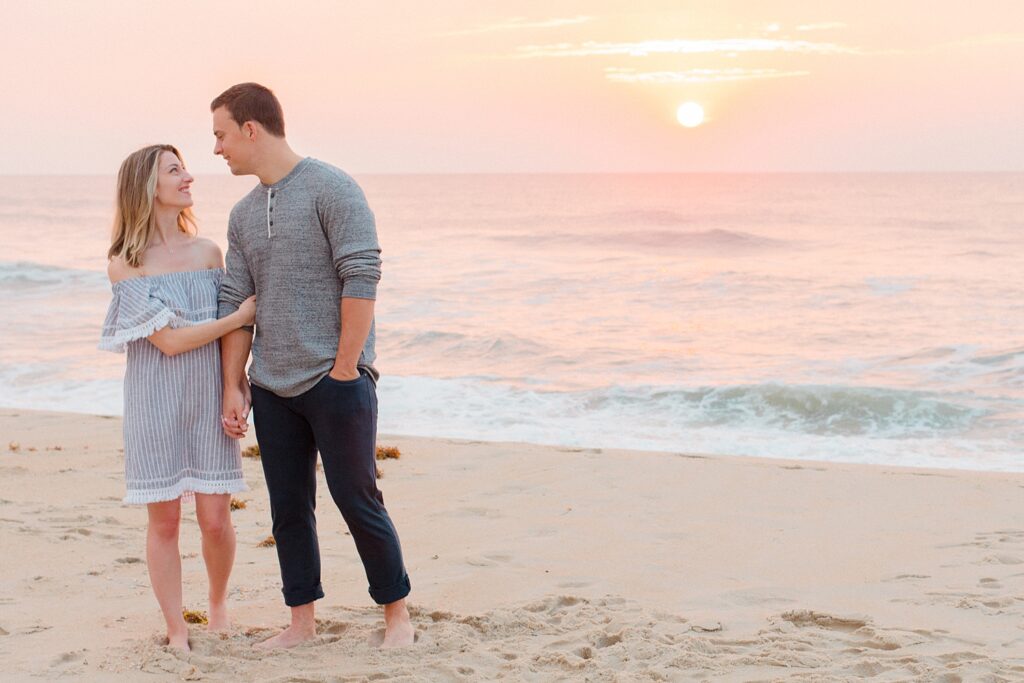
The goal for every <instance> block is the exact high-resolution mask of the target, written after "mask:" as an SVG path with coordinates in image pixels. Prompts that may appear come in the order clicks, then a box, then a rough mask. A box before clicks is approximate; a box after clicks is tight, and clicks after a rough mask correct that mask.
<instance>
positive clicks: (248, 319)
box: [238, 296, 256, 327]
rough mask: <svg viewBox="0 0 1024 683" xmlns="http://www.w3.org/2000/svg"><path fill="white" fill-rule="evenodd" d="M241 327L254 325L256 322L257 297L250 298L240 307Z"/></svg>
mask: <svg viewBox="0 0 1024 683" xmlns="http://www.w3.org/2000/svg"><path fill="white" fill-rule="evenodd" d="M238 317H239V319H240V321H239V327H245V326H246V325H252V324H253V323H254V322H256V297H255V296H250V297H249V298H248V299H246V300H245V301H243V302H242V305H241V306H239V307H238Z"/></svg>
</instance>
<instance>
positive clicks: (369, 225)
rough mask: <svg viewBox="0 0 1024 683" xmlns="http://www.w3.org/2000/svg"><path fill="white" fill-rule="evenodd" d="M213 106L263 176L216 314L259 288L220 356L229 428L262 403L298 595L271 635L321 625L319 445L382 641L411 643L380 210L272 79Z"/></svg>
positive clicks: (223, 131) (232, 145) (284, 559)
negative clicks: (390, 482) (286, 107)
mask: <svg viewBox="0 0 1024 683" xmlns="http://www.w3.org/2000/svg"><path fill="white" fill-rule="evenodd" d="M210 111H211V112H212V113H213V134H214V136H215V137H216V139H217V141H216V144H215V146H214V154H219V155H220V156H222V157H224V160H225V161H226V162H227V164H228V167H229V168H230V169H231V172H232V173H233V174H234V175H255V176H257V177H258V178H259V180H260V184H259V185H257V186H256V187H255V188H253V190H252V191H251V192H250V193H249V194H248V195H247V196H245V197H244V198H243V199H242V200H241V201H239V202H238V203H237V204H236V205H235V207H234V209H232V211H231V217H230V220H229V221H228V252H227V257H226V270H227V272H226V274H225V276H224V280H223V284H222V285H221V290H220V299H219V312H218V315H219V317H224V316H226V315H229V314H230V313H231V312H233V311H234V310H236V309H237V308H238V306H239V305H240V304H241V303H242V301H244V300H245V298H246V297H248V296H249V295H251V294H256V297H257V315H256V329H255V338H254V337H253V332H252V330H251V329H241V330H236V331H235V332H234V333H231V334H229V335H227V336H225V337H223V338H222V340H221V366H222V372H223V377H224V400H223V415H222V418H223V422H224V430H225V432H226V433H227V434H228V435H229V436H232V437H234V438H236V439H237V438H241V437H242V436H244V435H245V431H246V429H247V424H246V417H247V416H248V412H249V406H250V404H251V406H252V409H253V413H254V418H255V425H256V439H257V441H258V442H259V445H260V454H261V460H262V463H263V472H264V475H265V476H266V480H267V489H268V491H269V494H270V512H271V516H272V518H273V533H274V540H275V541H276V546H277V556H278V561H279V563H280V565H281V579H282V582H283V584H284V587H283V592H284V600H285V603H286V604H287V605H288V606H289V607H290V608H291V624H290V625H289V626H288V627H287V628H286V629H285V630H284V631H282V632H281V633H279V634H277V635H275V636H274V637H272V638H270V639H268V640H266V641H264V642H263V643H261V646H263V647H267V648H276V647H293V646H295V645H298V644H299V643H301V642H303V641H305V640H309V639H311V638H313V637H315V636H316V623H315V621H314V601H315V600H318V599H320V598H322V597H323V596H324V593H323V589H322V588H321V585H320V550H319V544H318V540H317V534H316V517H315V516H314V509H315V507H316V496H315V493H316V454H317V451H318V450H319V452H320V457H321V460H322V462H323V470H324V475H325V476H326V479H327V485H328V488H329V489H330V493H331V497H332V498H333V499H334V502H335V504H336V505H337V506H338V508H339V510H340V511H341V514H342V516H343V517H344V518H345V522H346V523H347V524H348V528H349V530H350V532H351V534H352V538H353V539H354V540H355V543H356V548H357V550H358V551H359V556H360V558H361V559H362V561H363V567H364V568H365V570H366V577H367V579H368V581H369V585H370V588H369V591H370V595H371V597H372V598H373V599H374V600H375V601H376V602H377V603H378V604H381V605H384V620H385V626H386V628H385V635H384V641H383V646H384V647H397V646H403V645H409V644H411V643H412V642H413V637H414V633H413V628H412V624H411V622H410V620H409V611H408V609H407V608H406V604H405V598H406V596H407V595H408V594H409V590H410V584H409V577H408V575H407V573H406V571H405V566H404V564H403V561H402V550H401V546H400V545H399V541H398V534H397V533H396V532H395V528H394V525H393V524H392V523H391V519H390V517H389V516H388V513H387V510H386V509H385V508H384V500H383V497H382V496H381V494H380V492H379V491H378V490H377V481H376V462H375V450H376V430H377V396H376V390H375V389H376V387H375V385H376V381H377V378H378V373H377V371H376V370H375V369H374V367H373V361H374V358H375V354H374V325H373V306H374V299H375V297H376V288H377V282H378V280H379V279H380V247H379V246H378V243H377V231H376V226H375V223H374V217H373V212H372V211H370V208H369V206H368V205H367V203H366V198H365V197H364V195H363V193H362V190H360V189H359V186H358V185H357V184H356V182H355V181H354V180H353V179H352V178H351V177H349V176H348V175H346V174H345V173H344V172H342V171H341V170H339V169H337V168H334V167H333V166H330V165H328V164H325V163H323V162H321V161H317V160H315V159H312V158H309V157H307V158H303V157H300V156H299V155H297V154H296V153H295V152H293V151H292V149H291V147H289V145H288V142H287V140H286V139H285V133H284V117H283V114H282V110H281V105H280V103H279V102H278V100H277V98H276V97H275V96H274V94H273V93H272V92H271V91H270V90H269V89H267V88H265V87H263V86H261V85H258V84H256V83H242V84H240V85H236V86H233V87H231V88H229V89H228V90H226V91H224V92H223V93H222V94H221V95H220V96H218V97H217V99H215V100H214V101H213V102H212V104H211V105H210ZM250 348H251V349H252V356H253V362H252V367H251V368H250V370H249V381H246V378H245V363H246V360H247V358H248V356H249V350H250ZM250 383H251V389H250Z"/></svg>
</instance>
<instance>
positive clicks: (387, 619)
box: [380, 598, 416, 648]
mask: <svg viewBox="0 0 1024 683" xmlns="http://www.w3.org/2000/svg"><path fill="white" fill-rule="evenodd" d="M415 640H416V630H415V629H414V628H413V627H412V621H411V620H410V619H409V610H408V608H406V606H405V598H402V599H401V600H397V601H395V602H392V603H390V604H388V605H384V642H382V643H381V644H380V646H381V648H392V647H406V646H408V645H412V644H413V642H415Z"/></svg>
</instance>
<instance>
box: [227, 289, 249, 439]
mask: <svg viewBox="0 0 1024 683" xmlns="http://www.w3.org/2000/svg"><path fill="white" fill-rule="evenodd" d="M239 310H241V309H239ZM251 405H252V394H251V393H250V390H249V383H248V382H246V381H244V380H243V381H242V385H241V386H239V387H234V388H228V387H225V388H224V401H223V405H222V408H221V417H220V421H221V426H222V427H223V428H224V433H225V434H227V435H228V436H230V437H231V438H232V439H241V438H243V437H244V436H245V433H246V431H248V429H249V423H248V421H247V420H248V417H249V407H250V406H251Z"/></svg>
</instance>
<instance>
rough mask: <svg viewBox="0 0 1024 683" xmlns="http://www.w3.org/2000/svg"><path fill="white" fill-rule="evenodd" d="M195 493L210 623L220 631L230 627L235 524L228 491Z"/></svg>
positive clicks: (211, 626) (214, 629)
mask: <svg viewBox="0 0 1024 683" xmlns="http://www.w3.org/2000/svg"><path fill="white" fill-rule="evenodd" d="M195 495H196V518H197V519H198V520H199V528H200V530H201V531H202V532H203V560H204V561H205V562H206V574H207V576H208V577H209V579H210V615H209V616H210V623H209V626H208V628H209V629H210V630H211V631H217V630H222V629H226V628H229V627H230V626H231V622H230V620H229V619H228V578H230V576H231V567H232V565H233V564H234V562H235V527H234V525H233V524H232V523H231V496H230V495H229V494H226V493H224V494H207V493H197V494H195Z"/></svg>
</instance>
